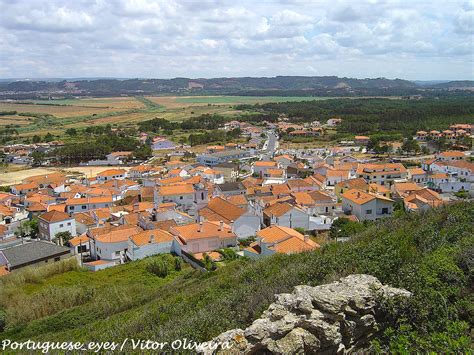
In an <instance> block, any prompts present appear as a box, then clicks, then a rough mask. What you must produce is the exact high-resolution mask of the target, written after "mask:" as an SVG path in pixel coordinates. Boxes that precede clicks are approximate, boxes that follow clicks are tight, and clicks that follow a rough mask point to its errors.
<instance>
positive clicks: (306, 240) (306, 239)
mask: <svg viewBox="0 0 474 355" xmlns="http://www.w3.org/2000/svg"><path fill="white" fill-rule="evenodd" d="M308 240H309V235H307V234H305V235H304V241H305V243H307V242H308Z"/></svg>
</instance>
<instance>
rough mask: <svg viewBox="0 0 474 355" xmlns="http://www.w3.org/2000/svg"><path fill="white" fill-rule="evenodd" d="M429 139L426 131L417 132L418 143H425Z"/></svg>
mask: <svg viewBox="0 0 474 355" xmlns="http://www.w3.org/2000/svg"><path fill="white" fill-rule="evenodd" d="M426 138H428V132H426V131H418V132H416V135H415V139H416V140H418V141H425V140H426Z"/></svg>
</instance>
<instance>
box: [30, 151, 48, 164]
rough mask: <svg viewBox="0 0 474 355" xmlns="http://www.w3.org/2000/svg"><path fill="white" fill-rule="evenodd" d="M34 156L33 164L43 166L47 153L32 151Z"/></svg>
mask: <svg viewBox="0 0 474 355" xmlns="http://www.w3.org/2000/svg"><path fill="white" fill-rule="evenodd" d="M31 157H32V158H33V166H41V165H42V164H43V162H44V158H45V154H44V153H43V152H37V151H35V152H33V153H31Z"/></svg>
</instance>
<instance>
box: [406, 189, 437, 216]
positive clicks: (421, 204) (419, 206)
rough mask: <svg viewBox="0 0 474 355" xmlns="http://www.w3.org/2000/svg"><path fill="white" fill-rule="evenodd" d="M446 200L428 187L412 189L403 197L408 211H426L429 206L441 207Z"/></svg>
mask: <svg viewBox="0 0 474 355" xmlns="http://www.w3.org/2000/svg"><path fill="white" fill-rule="evenodd" d="M444 203H445V201H444V200H443V199H442V198H441V196H440V195H439V194H438V193H437V192H435V191H433V190H430V189H428V188H426V187H425V188H423V189H420V190H417V191H412V192H411V193H409V194H408V195H407V196H405V197H404V198H403V204H404V205H405V208H406V209H407V210H408V211H426V210H427V209H429V208H433V207H439V206H441V205H443V204H444Z"/></svg>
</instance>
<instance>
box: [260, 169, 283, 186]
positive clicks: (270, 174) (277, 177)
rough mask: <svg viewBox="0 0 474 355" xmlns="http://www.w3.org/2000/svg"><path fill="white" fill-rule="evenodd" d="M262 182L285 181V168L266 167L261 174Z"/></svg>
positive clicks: (277, 182)
mask: <svg viewBox="0 0 474 355" xmlns="http://www.w3.org/2000/svg"><path fill="white" fill-rule="evenodd" d="M262 177H263V179H264V180H263V184H264V185H267V184H283V183H284V182H285V181H286V170H285V169H267V170H265V172H264V173H263V174H262Z"/></svg>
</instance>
